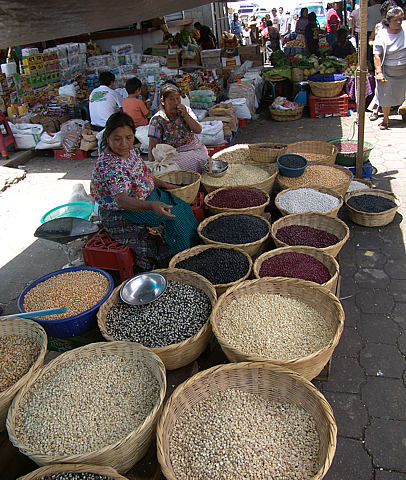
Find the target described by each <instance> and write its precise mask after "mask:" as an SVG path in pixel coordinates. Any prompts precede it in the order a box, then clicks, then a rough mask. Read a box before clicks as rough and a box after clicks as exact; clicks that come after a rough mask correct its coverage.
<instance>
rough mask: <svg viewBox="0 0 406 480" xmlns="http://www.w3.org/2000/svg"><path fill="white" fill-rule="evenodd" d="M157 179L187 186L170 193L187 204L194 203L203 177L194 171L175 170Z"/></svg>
mask: <svg viewBox="0 0 406 480" xmlns="http://www.w3.org/2000/svg"><path fill="white" fill-rule="evenodd" d="M157 178H159V179H160V180H163V181H164V182H168V183H174V184H176V185H182V184H187V185H185V186H184V187H179V188H173V189H172V190H168V191H169V192H170V193H173V195H175V196H176V197H178V198H181V199H182V200H184V201H185V202H186V203H192V202H193V200H194V199H195V198H196V195H197V192H198V191H199V187H200V180H201V178H202V177H201V175H200V173H197V172H193V171H192V170H174V171H171V172H166V173H163V174H162V175H158V176H157Z"/></svg>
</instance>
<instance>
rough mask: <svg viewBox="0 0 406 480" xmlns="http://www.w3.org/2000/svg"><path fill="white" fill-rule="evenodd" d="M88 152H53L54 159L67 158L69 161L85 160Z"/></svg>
mask: <svg viewBox="0 0 406 480" xmlns="http://www.w3.org/2000/svg"><path fill="white" fill-rule="evenodd" d="M87 154H88V152H85V151H84V150H74V151H73V152H67V151H65V150H54V158H67V159H69V160H83V159H85V158H87Z"/></svg>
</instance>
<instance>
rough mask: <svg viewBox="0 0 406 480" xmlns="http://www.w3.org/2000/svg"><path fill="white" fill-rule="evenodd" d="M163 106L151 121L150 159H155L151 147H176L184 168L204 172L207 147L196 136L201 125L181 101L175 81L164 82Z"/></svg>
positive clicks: (180, 165)
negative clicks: (161, 145)
mask: <svg viewBox="0 0 406 480" xmlns="http://www.w3.org/2000/svg"><path fill="white" fill-rule="evenodd" d="M160 101H161V109H160V110H159V111H158V112H157V113H156V114H155V115H154V116H153V117H152V118H151V120H150V122H149V129H148V137H149V149H148V160H149V161H150V162H153V161H154V160H155V159H154V155H153V153H152V149H153V148H154V147H155V146H156V145H157V144H158V143H165V144H167V145H171V146H172V147H174V148H176V150H177V152H178V157H177V159H176V160H175V161H176V163H177V164H178V165H179V168H180V169H182V170H194V171H196V172H199V173H201V172H202V171H203V169H204V167H205V166H206V164H207V157H208V153H207V148H206V147H205V146H204V145H203V144H202V142H201V141H200V140H199V139H198V138H197V137H196V135H195V134H196V133H201V131H202V126H201V125H200V123H199V122H198V121H197V119H196V116H195V114H194V113H193V112H192V110H191V109H190V108H188V107H186V106H185V105H182V104H181V96H180V90H179V88H178V87H177V86H176V85H174V84H173V83H165V84H164V85H163V87H162V88H161V93H160Z"/></svg>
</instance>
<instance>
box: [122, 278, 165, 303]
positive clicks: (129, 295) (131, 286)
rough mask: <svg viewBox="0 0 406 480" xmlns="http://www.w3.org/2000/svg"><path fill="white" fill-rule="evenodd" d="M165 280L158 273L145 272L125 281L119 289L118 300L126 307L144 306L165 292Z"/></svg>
mask: <svg viewBox="0 0 406 480" xmlns="http://www.w3.org/2000/svg"><path fill="white" fill-rule="evenodd" d="M166 286H167V281H166V278H165V277H164V276H163V275H161V274H160V273H154V272H145V273H140V274H139V275H136V276H135V277H132V278H130V279H129V280H127V281H126V282H125V283H124V284H123V286H122V287H121V288H120V298H121V300H122V301H123V302H124V303H127V304H128V305H146V304H147V303H151V302H154V301H155V300H157V299H158V298H159V297H160V296H161V295H162V294H163V293H164V291H165V290H166Z"/></svg>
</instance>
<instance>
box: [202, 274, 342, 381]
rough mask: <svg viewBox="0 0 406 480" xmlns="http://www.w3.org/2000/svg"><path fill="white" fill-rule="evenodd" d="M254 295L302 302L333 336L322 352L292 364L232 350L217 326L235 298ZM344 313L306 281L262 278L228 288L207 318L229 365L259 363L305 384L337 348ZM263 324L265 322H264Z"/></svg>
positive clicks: (330, 297) (321, 289) (336, 302)
mask: <svg viewBox="0 0 406 480" xmlns="http://www.w3.org/2000/svg"><path fill="white" fill-rule="evenodd" d="M254 293H264V294H279V295H281V296H282V297H291V298H295V299H297V300H300V301H302V302H303V303H305V304H306V305H308V306H310V307H312V308H314V309H315V310H316V311H317V312H318V313H320V314H321V315H322V316H323V318H324V319H325V320H326V322H328V323H329V324H331V325H332V326H333V328H334V335H333V338H332V339H331V340H330V342H329V343H328V344H327V345H326V346H325V347H323V348H322V349H320V350H318V351H316V352H313V353H311V354H310V355H307V356H306V357H298V358H295V359H291V360H279V359H275V358H264V357H260V356H258V355H254V354H247V353H245V352H243V351H241V350H239V349H237V348H235V347H233V346H232V345H231V344H230V343H229V342H228V340H227V339H226V338H224V337H223V335H222V334H221V333H220V329H219V325H220V322H221V316H222V313H223V311H224V310H225V309H226V308H227V306H228V305H229V304H230V303H231V301H232V300H233V299H235V298H238V297H241V296H242V295H252V294H254ZM344 317H345V315H344V310H343V307H342V306H341V303H340V301H339V300H338V298H337V297H335V296H334V295H333V294H332V293H331V292H329V291H328V290H327V289H326V288H324V287H322V286H320V285H317V284H315V283H313V282H307V281H305V280H300V279H293V278H283V277H273V278H271V277H264V278H260V279H257V280H246V281H245V282H242V283H240V284H238V285H236V286H234V287H231V288H229V289H228V290H227V292H225V294H224V295H222V296H221V298H220V299H219V301H218V302H217V304H216V306H215V307H214V310H213V311H212V314H211V316H210V321H211V325H212V328H213V333H214V335H215V336H216V338H217V340H218V342H219V344H220V347H221V349H222V350H223V352H224V353H225V355H226V357H227V358H228V359H229V360H230V362H258V361H268V362H270V363H272V364H275V365H280V366H281V367H285V368H289V369H290V370H293V371H295V372H297V373H299V374H300V375H303V376H304V377H305V378H307V379H308V380H312V379H313V378H314V377H316V376H317V375H318V374H319V373H320V372H321V371H322V370H323V368H324V366H325V365H326V364H327V362H328V361H329V360H330V358H331V356H332V355H333V352H334V349H335V348H336V346H337V345H338V342H339V340H340V337H341V333H342V331H343V328H344ZM264 321H266V319H264Z"/></svg>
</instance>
